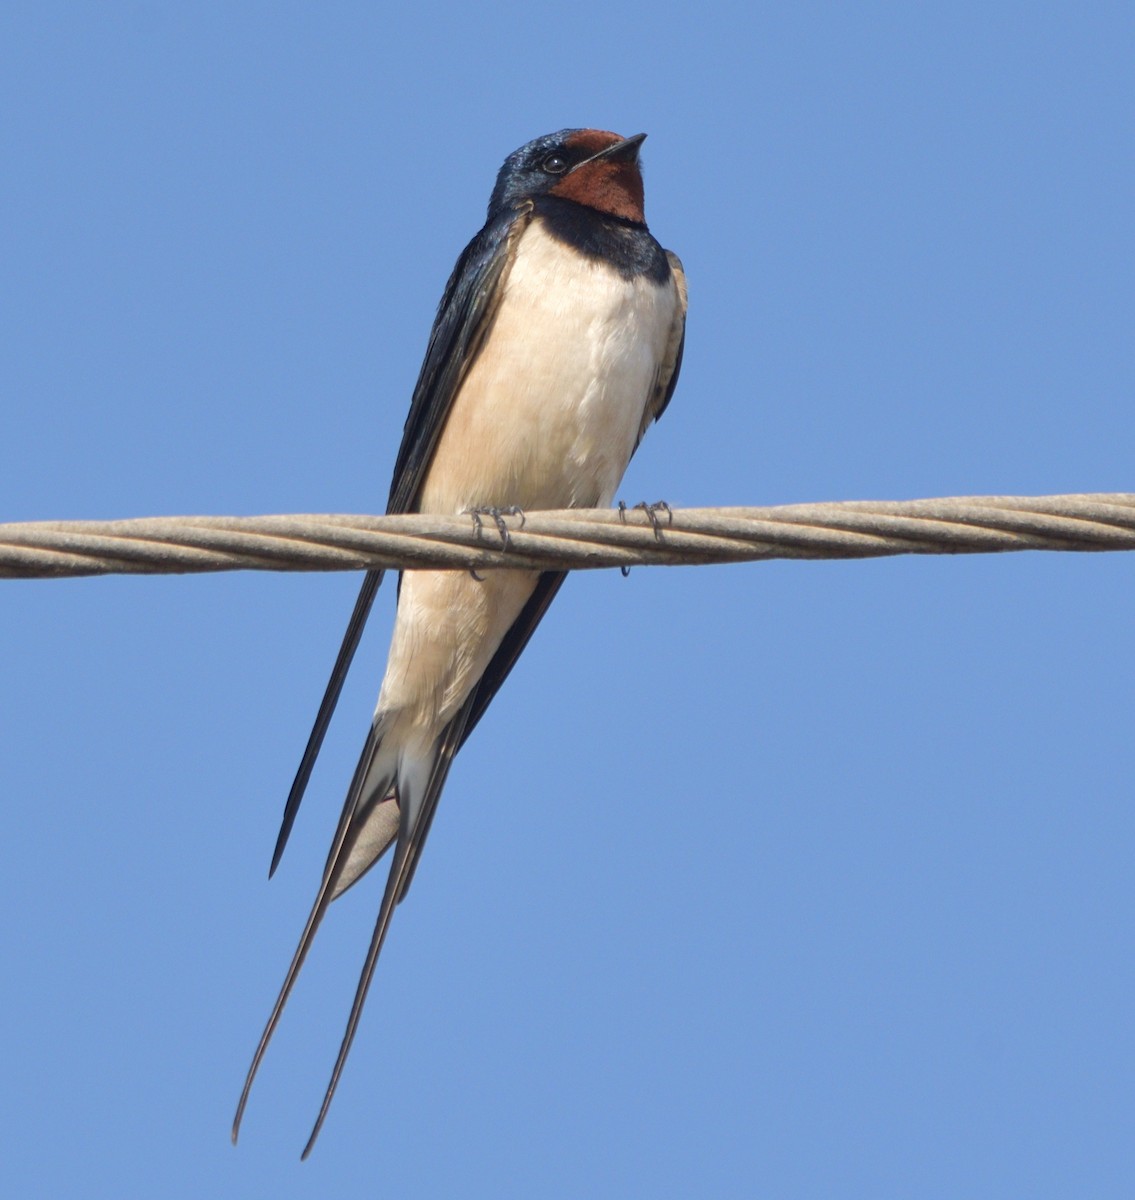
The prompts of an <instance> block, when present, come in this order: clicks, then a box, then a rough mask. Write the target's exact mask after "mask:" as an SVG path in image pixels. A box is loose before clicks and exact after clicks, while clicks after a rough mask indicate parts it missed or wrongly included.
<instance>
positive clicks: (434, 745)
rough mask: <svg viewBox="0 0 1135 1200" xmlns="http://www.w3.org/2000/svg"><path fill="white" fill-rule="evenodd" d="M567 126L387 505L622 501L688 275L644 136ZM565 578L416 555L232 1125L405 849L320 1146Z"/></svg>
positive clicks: (313, 742)
mask: <svg viewBox="0 0 1135 1200" xmlns="http://www.w3.org/2000/svg"><path fill="white" fill-rule="evenodd" d="M645 137H646V134H642V133H640V134H638V135H637V136H635V137H629V138H623V137H619V136H618V135H617V134H614V133H607V132H604V131H602V130H598V129H563V130H560V131H559V132H558V133H552V134H548V135H547V136H545V137H541V138H537V139H536V140H535V141H532V142H529V143H528V144H527V145H525V146H522V147H521V148H520V149H519V150H517V151H516V152H515V153H513V154H510V155H509V156H508V158H507V159H505V162H504V165H503V166H502V167H501V170H500V173H499V174H498V176H497V181H496V186H495V187H494V188H493V193H492V196H491V198H490V200H489V212H488V220H487V221H486V223H485V226H484V228H483V229H482V230H481V231H480V233H478V234H477V236H476V237H475V238H473V240H472V241H471V242H470V243H469V245H468V246H466V248H465V250H464V251H463V252H462V254H461V257H460V258H459V259H458V260H457V265H456V267H455V268H454V270H453V274H452V275H451V276H450V278H449V282H448V283H447V284H446V288H445V293H444V295H443V296H442V300H441V304H440V306H439V308H438V312H437V317H436V319H435V320H434V325H433V330H432V331H431V333H430V340H429V346H428V348H427V350H426V357H425V362H424V363H423V365H422V370H421V374H420V376H419V377H418V383H417V386H416V387H415V389H414V396H413V399H412V401H411V404H410V414H409V417H408V418H407V420H406V427H405V431H404V434H403V438H402V446H401V449H400V450H399V452H398V459H397V462H396V463H395V467H394V481H393V484H392V485H391V489H390V500H389V503H388V505H387V512H390V513H406V512H430V513H448V514H453V513H462V512H472V513H474V514H478V513H480V514H490V515H491V516H492V517H493V518H494V519H496V520H498V521H499V520H500V514H501V512H502V511H504V510H506V509H507V510H509V511H516V510H520V511H523V510H524V509H533V510H535V509H542V508H570V507H577V508H592V507H596V506H600V505H603V506H605V505H609V504H610V503H611V501H612V499H613V497H614V494H615V489H616V488H617V487H618V485H619V482H620V480H621V479H622V477H623V472H624V471H625V470H626V467H627V463H628V462H629V461H630V458H631V455H632V454H633V453H634V451H635V448H636V447H637V446H638V444H639V441H640V440H641V439H642V436H643V433H644V432H645V431H646V428H647V426H648V425H649V424H650V423H651V421H654V420H656V419H657V418H658V417H659V416H661V415H662V412H663V410H664V409H665V408H666V405H667V403H668V402H669V400H670V396H671V394H672V393H673V390H674V385H675V383H676V382H677V378H678V369H679V367H680V365H681V359H682V347H683V342H684V334H685V321H686V282H685V275H684V274H683V271H682V265H681V263H680V262H679V261H678V258H677V256H676V255H674V254H672V253H670V252H669V251H666V250H663V249H662V247H661V246H660V245H659V244H658V242H656V241H655V240H654V238H653V237H652V236H651V234H650V232H649V230H648V229H647V227H646V221H645V218H644V215H643V186H642V174H641V171H640V168H639V161H638V155H639V148H640V147H641V145H642V142H643V139H644V138H645ZM381 579H382V572H381V571H370V572H368V573H367V575H366V578H365V580H364V583H363V587H362V591H361V593H360V595H359V599H358V602H357V603H356V605H355V610H354V613H353V615H352V617H351V621H350V624H349V626H348V628H347V633H346V636H345V638H344V641H343V645H342V648H341V649H340V652H339V657H338V659H337V660H336V663H335V667H334V669H333V671H332V675H331V680H330V682H329V683H328V685H327V691H326V694H325V695H324V698H323V703H322V705H321V706H320V710H319V715H318V717H317V719H316V723H315V728H314V729H313V730H312V734H311V738H310V739H309V741H308V744H307V748H306V750H305V752H304V756H303V759H302V761H301V763H300V768H299V771H298V772H297V775H296V780H295V783H294V784H293V786H292V791H291V794H290V795H289V797H288V802H287V805H286V807H285V810H284V820H283V824H282V826H281V829H280V836H279V839H278V841H277V844H276V851H275V854H274V856H273V859H272V870H273V871H274V870H275V868H276V864H277V863H278V862H279V858H280V855H281V853H282V852H283V848H284V844H285V842H286V841H287V838H288V834H289V832H290V830H291V827H292V823H293V821H294V819H295V814H296V810H297V808H298V807H299V803H300V800H301V798H302V796H303V792H304V788H305V787H306V785H307V781H308V777H309V776H310V774H311V769H312V765H313V763H314V760H315V756H316V754H317V753H318V752H319V748H320V745H321V743H322V741H323V735H324V733H325V732H326V729H327V725H328V723H329V722H330V719H331V714H332V712H333V711H334V708H335V704H336V702H337V700H338V697H339V693H340V690H341V688H342V685H343V678H344V676H345V674H346V671H347V668H348V667H349V665H350V661H351V658H352V656H353V654H354V651H355V647H356V646H357V644H358V640H359V637H360V636H361V633H362V628H363V624H364V623H365V621H366V618H367V614H368V612H369V610H370V606H371V603H372V601H373V599H374V595H375V592H376V591H377V589H378V585H379V583H380V581H381ZM563 581H564V572H561V571H545V572H538V571H531V570H494V571H486V572H485V574H484V577H483V578H482V577H480V576H478V575H476V574H474V573H473V572H469V571H408V572H406V573H405V574H403V575H401V576H400V578H399V590H398V609H397V615H396V617H395V621H394V632H393V636H392V638H391V644H390V656H389V659H388V661H387V666H386V675H385V677H384V678H383V681H382V688H381V691H380V692H379V697H378V706H377V708H376V710H375V714H374V721H373V723H372V725H371V730H370V734H369V736H368V737H367V740H366V744H365V745H364V746H363V751H362V755H361V757H360V759H359V763H358V766H357V767H356V769H355V774H354V778H353V779H352V782H351V786H350V790H349V791H348V794H347V799H346V803H345V804H344V806H343V813H342V816H341V817H340V818H339V824H338V827H337V829H336V831H335V837H334V839H333V841H332V843H331V850H330V853H329V854H328V857H327V865H326V867H325V868H324V871H323V878H322V881H321V883H320V885H319V891H318V893H317V895H316V897H315V902H314V904H313V905H312V909H311V913H310V915H309V917H308V919H307V924H306V925H305V926H304V930H303V933H302V935H301V936H300V941H299V945H298V947H297V948H296V952H295V955H294V957H293V958H292V962H291V965H290V966H289V968H288V973H287V976H286V977H285V979H284V984H283V987H282V988H281V990H280V995H279V998H278V999H277V1001H276V1004H275V1007H274V1008H273V1009H272V1013H271V1016H270V1017H269V1018H268V1023H267V1026H266V1027H265V1029H264V1033H263V1036H262V1037H261V1039H260V1044H259V1046H258V1047H257V1049H256V1054H255V1055H254V1057H253V1060H252V1065H251V1067H250V1068H249V1071H248V1077H247V1079H246V1081H245V1085H244V1090H243V1092H242V1093H241V1097H240V1103H239V1105H238V1107H237V1112H236V1118H235V1120H234V1122H233V1141H234V1142H235V1141H236V1137H237V1133H238V1131H239V1128H240V1122H241V1117H242V1116H243V1113H244V1107H245V1103H246V1102H247V1100H248V1094H249V1090H250V1088H251V1086H252V1081H253V1078H254V1077H255V1075H256V1071H257V1068H258V1067H259V1065H260V1061H261V1059H262V1057H263V1055H264V1051H265V1049H266V1048H267V1045H268V1041H269V1039H270V1038H271V1036H272V1033H273V1031H274V1030H275V1028H276V1025H277V1023H278V1021H279V1019H280V1014H281V1012H282V1011H283V1008H284V1004H285V1002H286V1001H287V999H288V996H289V994H290V993H291V990H292V987H293V985H294V984H295V981H296V977H297V975H298V974H299V971H300V968H301V967H302V965H303V961H304V958H305V957H306V955H307V952H308V949H309V947H310V945H311V942H312V939H313V938H314V936H315V933H316V930H317V929H318V928H319V924H320V922H321V921H322V919H323V916H324V914H325V912H326V911H327V907H328V905H329V904H330V903H331V901H332V900H334V899H335V898H336V897H337V896H339V895H341V894H342V892H343V891H344V890H345V889H346V888H348V887H350V886H351V884H352V883H354V882H355V880H357V879H358V878H359V876H360V875H362V874H363V872H365V871H366V870H367V869H368V868H369V867H371V866H372V865H373V864H374V863H375V862H376V861H377V860H378V858H379V857H381V855H382V854H383V853H384V852H385V851H386V850H387V849H388V847H389V846H390V845H391V844H392V843H393V845H394V855H393V860H392V862H391V865H390V874H389V876H388V877H387V881H386V890H385V892H384V894H383V897H382V904H381V907H380V909H379V913H378V920H377V923H376V925H375V928H374V935H373V937H372V939H371V943H370V949H369V951H368V953H367V956H366V962H365V963H364V965H363V969H362V975H361V977H360V979H359V984H358V989H357V991H356V993H355V999H354V1003H353V1005H352V1007H351V1013H350V1017H349V1019H348V1022H347V1028H346V1032H345V1033H344V1036H343V1042H342V1046H341V1047H340V1050H339V1056H338V1058H337V1060H336V1062H335V1067H334V1071H333V1072H332V1075H331V1080H330V1083H329V1084H328V1087H327V1091H326V1094H325V1096H324V1100H323V1105H322V1108H321V1109H320V1112H319V1116H318V1118H317V1120H316V1122H315V1126H314V1128H313V1130H312V1133H311V1137H310V1139H309V1140H308V1143H307V1146H306V1148H305V1149H304V1157H305V1158H306V1157H307V1155H308V1153H310V1151H311V1148H312V1146H313V1145H314V1144H315V1139H316V1138H317V1137H318V1135H319V1130H320V1128H321V1127H322V1124H323V1121H324V1118H325V1117H326V1115H327V1110H328V1106H329V1105H330V1103H331V1098H332V1096H333V1095H334V1092H335V1088H336V1085H337V1084H338V1081H339V1076H340V1074H341V1072H342V1069H343V1064H344V1063H345V1061H346V1058H347V1054H348V1052H349V1050H350V1047H351V1042H352V1040H353V1039H354V1036H355V1031H356V1028H357V1026H358V1021H359V1016H360V1013H361V1012H362V1007H363V1003H364V1001H365V999H366V994H367V989H368V988H369V986H370V982H371V977H372V976H373V973H374V968H375V963H376V961H377V959H378V954H379V951H380V950H381V948H382V943H383V941H384V939H385V937H386V931H387V928H388V926H389V923H390V917H391V914H392V912H393V910H394V907H395V905H397V904H398V903H399V902H400V901H401V900H402V899H403V897H404V896H405V895H406V889H407V888H408V887H409V884H410V880H411V877H412V876H413V873H414V868H415V866H416V865H417V861H418V856H419V855H420V854H421V851H422V845H423V844H424V842H425V838H426V834H427V833H428V831H429V827H430V822H431V821H432V820H433V815H434V811H435V809H436V808H437V802H438V797H439V795H440V793H441V789H442V786H443V785H444V783H445V779H446V775H447V774H448V773H449V767H450V764H451V762H452V760H453V756H454V755H455V754H456V753H457V751H458V750H459V749H460V747H461V745H462V743H463V742H464V741H465V739H466V738H467V737H468V736H469V734H470V733H471V732H472V730H473V727H474V726H475V725H476V724H477V722H478V721H479V720H480V718H481V716H482V715H483V714H484V711H485V709H486V707H487V706H488V704H489V701H490V700H492V698H493V696H494V695H496V692H497V689H498V688H499V687H500V686H501V684H502V683H503V682H504V680H505V677H506V676H507V675H508V673H509V671H510V670H511V669H512V667H513V664H514V663H515V662H516V660H517V658H518V657H519V655H520V653H521V651H522V650H523V649H524V647H525V645H526V644H527V642H528V639H529V638H530V637H531V636H532V632H533V630H534V629H535V628H536V626H537V624H539V621H540V618H541V617H542V616H543V615H544V612H545V611H546V609H547V607H548V605H549V604H550V603H551V602H552V599H553V597H554V596H555V594H556V592H557V591H558V589H559V587H560V584H561V583H563Z"/></svg>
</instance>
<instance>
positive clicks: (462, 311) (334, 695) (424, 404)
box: [268, 205, 532, 876]
mask: <svg viewBox="0 0 1135 1200" xmlns="http://www.w3.org/2000/svg"><path fill="white" fill-rule="evenodd" d="M531 214H532V208H531V205H525V206H523V207H522V208H520V209H519V210H510V211H508V212H506V213H504V214H501V215H498V216H497V217H496V218H495V219H493V220H491V221H489V222H488V223H487V224H486V225H485V227H484V228H483V229H482V230H481V232H480V233H478V234H477V236H476V237H475V238H474V239H473V240H472V241H471V242H470V243H469V245H468V246H466V247H465V249H464V251H462V254H461V257H460V258H459V259H458V260H457V265H456V266H455V267H454V268H453V273H452V274H451V275H450V277H449V281H448V282H447V283H446V285H445V292H444V293H443V294H442V298H441V303H440V304H439V305H438V311H437V316H436V318H435V319H434V324H433V329H432V330H431V331H430V340H429V345H428V346H427V348H426V356H425V359H424V361H423V363H422V370H421V373H420V374H419V376H418V382H417V385H416V386H415V388H414V396H413V399H412V400H411V401H410V412H409V415H408V416H407V418H406V426H405V428H404V430H403V432H402V445H401V447H400V448H399V450H398V458H397V461H396V462H395V465H394V478H393V481H392V482H391V485H390V499H389V501H388V503H387V506H386V511H387V512H388V513H404V512H412V511H413V510H414V508H415V506H416V505H417V501H418V492H419V491H420V490H421V486H422V480H423V479H424V478H425V473H426V467H427V466H428V465H429V461H430V458H431V457H432V456H433V452H434V447H435V446H436V445H437V439H438V437H439V436H440V434H441V430H442V427H443V426H444V425H445V421H446V418H447V417H448V416H449V409H450V406H451V405H452V403H453V397H454V396H455V395H456V394H457V389H458V387H459V386H460V384H461V381H462V379H464V378H465V372H466V371H467V370H468V369H469V364H470V363H471V362H472V361H473V359H474V357H475V356H476V354H477V351H478V350H479V349H480V347H481V344H482V342H483V341H484V337H485V333H486V332H487V331H488V328H489V325H490V324H491V323H492V317H493V315H494V313H495V312H496V307H497V303H498V302H499V299H500V285H501V280H502V277H503V275H504V273H505V271H506V269H507V267H508V265H509V263H510V262H511V259H512V253H513V250H514V249H515V246H516V242H517V239H518V238H519V236H520V234H521V233H522V232H523V231H524V229H525V227H526V226H527V224H528V222H529V220H530V219H531ZM382 576H383V572H382V571H368V572H367V573H366V575H365V577H364V578H363V583H362V587H361V589H360V590H359V597H358V599H357V600H356V601H355V608H354V612H353V613H352V614H351V620H350V622H349V623H348V625H347V632H346V633H345V634H344V636H343V642H342V645H341V646H340V647H339V653H338V655H337V657H336V659H335V665H334V667H332V669H331V678H330V679H329V680H328V682H327V688H326V690H325V691H324V693H323V700H322V701H321V703H320V705H319V712H318V714H317V715H316V718H315V724H314V725H313V726H312V730H311V735H310V736H309V737H308V739H307V745H306V747H305V748H304V752H303V757H302V758H301V759H300V765H299V769H298V770H297V771H296V776H295V779H294V780H293V782H292V787H291V791H290V792H289V793H288V799H287V802H286V803H285V805H284V816H283V820H282V821H281V823H280V832H279V835H278V836H277V838H276V846H275V849H274V851H273V853H272V865H271V867H270V868H269V871H268V874H269V876H271V875H272V874H274V872H275V870H276V867H277V866H278V865H279V862H280V858H281V856H282V855H283V853H284V847H285V846H286V845H287V842H288V836H289V835H290V833H291V831H292V825H293V824H294V823H295V819H296V813H297V812H298V811H299V806H300V803H301V801H302V800H303V794H304V791H305V790H306V788H307V783H308V780H309V779H310V778H311V772H312V769H313V768H314V766H315V760H316V758H317V756H318V755H319V751H320V748H321V747H322V745H323V739H324V737H325V735H326V733H327V728H328V726H329V725H330V724H331V717H332V714H333V713H334V712H335V706H336V704H338V702H339V695H340V693H341V692H342V690H343V683H344V681H345V680H346V678H347V671H348V670H349V669H350V666H351V660H352V659H353V658H354V657H355V651H356V650H357V649H358V645H359V641H360V639H361V638H362V635H363V628H364V626H365V625H366V621H367V617H368V616H369V615H370V610H371V606H372V605H373V604H374V598H375V596H376V595H377V593H378V587H379V584H381V583H382Z"/></svg>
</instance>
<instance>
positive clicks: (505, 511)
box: [465, 504, 524, 550]
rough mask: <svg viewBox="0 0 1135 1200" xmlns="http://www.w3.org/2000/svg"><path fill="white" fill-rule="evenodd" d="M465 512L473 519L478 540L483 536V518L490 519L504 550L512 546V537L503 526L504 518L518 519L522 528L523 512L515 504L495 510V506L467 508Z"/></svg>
mask: <svg viewBox="0 0 1135 1200" xmlns="http://www.w3.org/2000/svg"><path fill="white" fill-rule="evenodd" d="M465 511H466V512H467V513H468V514H469V515H470V516H471V517H472V518H473V529H474V531H475V532H476V534H477V537H478V538H480V537H482V536H483V535H484V532H485V518H486V517H490V518H491V519H492V522H493V524H494V525H496V527H497V533H499V534H500V539H501V545H502V546H503V547H504V548H505V549H506V550H507V549H509V547H510V546H511V545H512V536H511V534H510V533H509V530H508V525H507V524H505V517H519V518H520V528H521V529H523V528H524V511H523V509H521V508H520V507H519V506H518V505H516V504H510V505H508V506H507V507H506V508H497V507H496V506H495V505H478V506H477V507H476V508H469V509H466V510H465Z"/></svg>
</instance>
